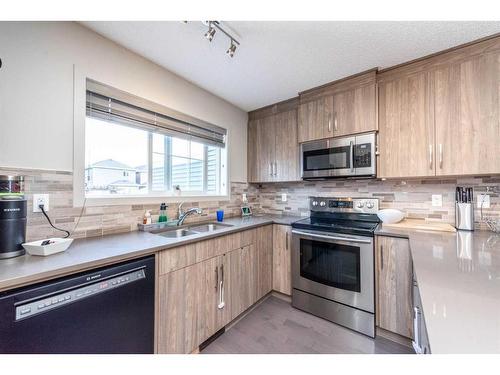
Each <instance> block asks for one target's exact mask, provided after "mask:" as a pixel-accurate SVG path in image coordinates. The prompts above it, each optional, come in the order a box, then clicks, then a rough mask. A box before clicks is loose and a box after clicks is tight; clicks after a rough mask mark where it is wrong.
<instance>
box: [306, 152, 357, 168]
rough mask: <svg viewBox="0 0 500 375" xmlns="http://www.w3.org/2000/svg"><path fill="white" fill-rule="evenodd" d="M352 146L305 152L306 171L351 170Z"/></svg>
mask: <svg viewBox="0 0 500 375" xmlns="http://www.w3.org/2000/svg"><path fill="white" fill-rule="evenodd" d="M350 150H351V148H350V146H343V147H335V148H325V149H321V150H314V151H305V152H304V155H303V157H304V170H306V171H318V170H324V169H345V168H351V165H350V160H349V152H350Z"/></svg>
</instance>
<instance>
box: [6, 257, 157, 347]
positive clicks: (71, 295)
mask: <svg viewBox="0 0 500 375" xmlns="http://www.w3.org/2000/svg"><path fill="white" fill-rule="evenodd" d="M154 298H155V259H154V256H149V257H145V258H142V259H138V260H133V261H129V262H125V263H121V264H116V265H113V266H107V267H103V268H99V269H95V270H91V271H86V272H82V273H79V274H76V275H71V276H68V277H64V278H60V279H55V280H51V281H47V282H45V283H41V284H36V285H30V286H28V287H24V288H21V289H16V290H13V291H7V292H0V317H1V319H0V332H1V333H2V334H1V337H0V353H78V354H90V353H95V354H100V353H151V354H152V353H153V352H154V312H155V300H154Z"/></svg>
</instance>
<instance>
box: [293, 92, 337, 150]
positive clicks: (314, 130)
mask: <svg viewBox="0 0 500 375" xmlns="http://www.w3.org/2000/svg"><path fill="white" fill-rule="evenodd" d="M332 107H333V96H332V95H329V96H326V97H322V98H319V99H316V100H312V101H309V102H305V103H301V104H300V105H299V108H298V141H299V143H302V142H307V141H314V140H316V139H323V138H330V137H333V123H332V120H333V119H332V110H333V108H332Z"/></svg>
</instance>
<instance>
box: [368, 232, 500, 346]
mask: <svg viewBox="0 0 500 375" xmlns="http://www.w3.org/2000/svg"><path fill="white" fill-rule="evenodd" d="M376 234H377V235H388V236H396V237H406V238H408V239H409V241H410V249H411V255H412V259H413V267H414V271H415V274H416V278H417V283H418V287H419V291H420V296H421V299H422V308H423V314H424V318H425V323H426V325H427V334H428V336H429V343H430V348H431V352H432V353H500V235H499V234H495V233H493V232H489V231H474V232H467V231H457V232H456V233H445V232H435V231H434V232H430V231H412V230H399V229H397V230H395V229H392V228H390V229H389V228H383V226H382V227H381V228H379V229H378V230H377V231H376Z"/></svg>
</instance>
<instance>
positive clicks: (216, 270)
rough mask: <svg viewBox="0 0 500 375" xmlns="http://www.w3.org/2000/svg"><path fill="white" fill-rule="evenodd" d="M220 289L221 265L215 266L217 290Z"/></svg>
mask: <svg viewBox="0 0 500 375" xmlns="http://www.w3.org/2000/svg"><path fill="white" fill-rule="evenodd" d="M218 290H219V267H217V266H215V291H216V292H217V291H218Z"/></svg>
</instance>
